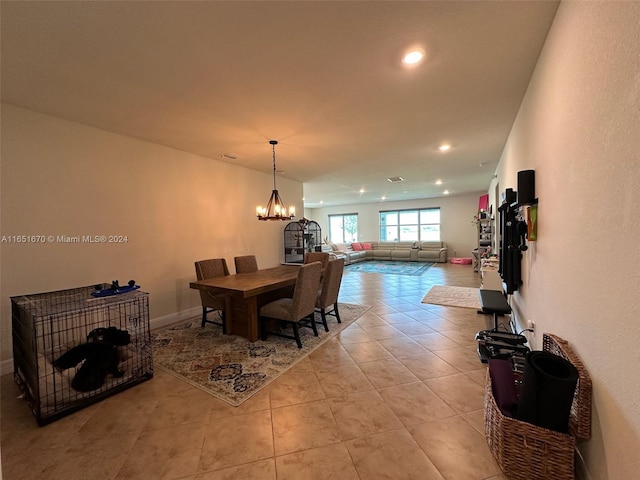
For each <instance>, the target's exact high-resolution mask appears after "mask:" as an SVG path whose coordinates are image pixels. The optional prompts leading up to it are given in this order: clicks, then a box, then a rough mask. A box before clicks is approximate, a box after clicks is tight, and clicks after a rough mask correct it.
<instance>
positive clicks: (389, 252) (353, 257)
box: [322, 242, 447, 265]
mask: <svg viewBox="0 0 640 480" xmlns="http://www.w3.org/2000/svg"><path fill="white" fill-rule="evenodd" d="M322 250H323V251H326V252H329V253H331V254H333V255H335V256H336V257H337V258H344V261H345V265H350V264H352V263H358V262H363V261H366V260H393V261H401V262H439V263H446V261H447V246H446V245H445V244H444V242H353V243H351V244H349V245H346V244H342V243H334V244H330V245H326V244H324V245H322Z"/></svg>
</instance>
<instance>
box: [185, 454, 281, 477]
mask: <svg viewBox="0 0 640 480" xmlns="http://www.w3.org/2000/svg"><path fill="white" fill-rule="evenodd" d="M276 478H277V477H276V464H275V461H274V460H273V459H272V458H270V459H268V460H261V461H259V462H253V463H247V464H244V465H238V466H236V467H229V468H223V469H221V470H216V471H214V472H206V473H201V474H199V475H196V476H195V478H194V480H276ZM180 480H183V479H180ZM184 480H190V479H184Z"/></svg>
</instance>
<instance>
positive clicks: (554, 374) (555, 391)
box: [518, 351, 578, 433]
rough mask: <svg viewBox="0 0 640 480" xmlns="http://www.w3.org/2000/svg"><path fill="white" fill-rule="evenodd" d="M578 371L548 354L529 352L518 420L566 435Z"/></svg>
mask: <svg viewBox="0 0 640 480" xmlns="http://www.w3.org/2000/svg"><path fill="white" fill-rule="evenodd" d="M577 383H578V369H577V368H576V367H575V366H574V365H573V364H572V363H571V362H569V361H568V360H565V359H564V358H562V357H560V356H558V355H554V354H553V353H549V352H542V351H534V352H529V353H528V354H527V356H526V357H525V365H524V372H523V375H522V385H521V386H520V398H519V400H518V420H522V421H525V422H528V423H532V424H534V425H537V426H539V427H542V428H547V429H549V430H555V431H557V432H562V433H566V432H567V429H568V424H569V413H570V411H571V404H572V403H573V395H574V393H575V389H576V385H577Z"/></svg>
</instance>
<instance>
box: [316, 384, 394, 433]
mask: <svg viewBox="0 0 640 480" xmlns="http://www.w3.org/2000/svg"><path fill="white" fill-rule="evenodd" d="M328 402H329V408H331V412H332V413H333V416H334V418H335V420H336V423H337V424H338V428H339V429H340V433H341V435H342V439H343V440H350V439H353V438H359V437H364V436H366V435H372V434H374V433H380V432H384V431H387V430H393V429H396V428H401V427H402V423H401V422H400V421H399V420H398V418H397V417H396V416H395V414H394V413H393V411H392V410H391V408H389V405H387V403H386V402H385V401H384V399H383V398H382V397H381V396H380V394H379V393H378V392H376V391H370V392H361V393H354V394H351V395H345V396H342V397H335V398H331V399H329V400H328Z"/></svg>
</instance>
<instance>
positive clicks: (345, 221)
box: [329, 213, 358, 243]
mask: <svg viewBox="0 0 640 480" xmlns="http://www.w3.org/2000/svg"><path fill="white" fill-rule="evenodd" d="M357 238H358V214H357V213H349V214H344V215H329V239H330V240H331V243H351V242H355V241H356V240H357Z"/></svg>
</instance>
